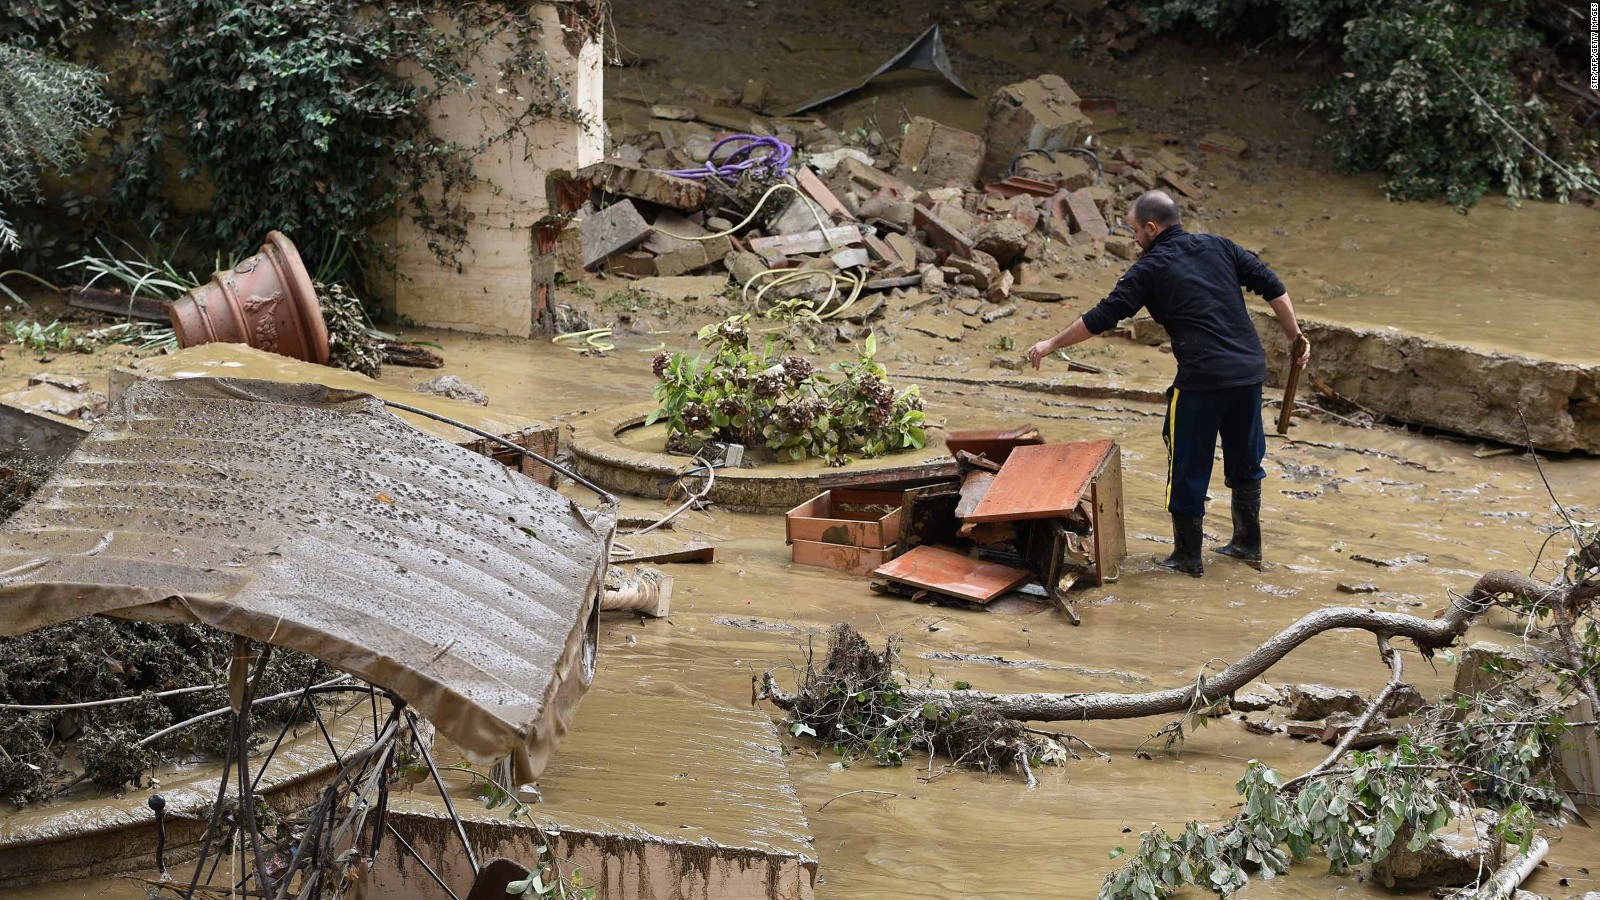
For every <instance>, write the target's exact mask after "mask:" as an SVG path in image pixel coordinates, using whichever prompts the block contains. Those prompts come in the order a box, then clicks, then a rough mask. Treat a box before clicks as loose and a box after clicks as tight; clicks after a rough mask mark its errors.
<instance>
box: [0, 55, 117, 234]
mask: <svg viewBox="0 0 1600 900" xmlns="http://www.w3.org/2000/svg"><path fill="white" fill-rule="evenodd" d="M103 80H104V76H102V75H101V74H100V73H99V72H96V71H94V70H93V69H89V68H85V67H83V66H75V65H72V64H71V63H66V62H62V61H60V60H57V59H52V58H51V57H49V56H45V55H43V54H41V53H38V52H36V51H34V50H31V49H27V48H24V47H19V46H12V45H10V44H6V43H0V252H5V251H8V250H16V249H19V248H20V247H21V242H20V240H19V239H18V237H17V233H16V231H15V229H13V228H12V227H11V223H10V221H9V219H8V218H7V213H6V206H7V205H9V204H10V203H12V202H15V201H18V200H22V199H26V198H29V197H32V196H33V195H34V193H35V192H36V191H37V190H38V186H39V182H38V178H39V171H40V169H44V168H50V169H66V168H69V167H70V166H72V165H74V164H76V163H77V162H78V161H79V160H81V159H82V158H83V144H82V139H83V136H84V134H85V133H87V132H88V131H89V130H91V129H93V128H95V127H96V126H99V125H103V124H105V122H106V120H107V119H108V118H109V117H110V114H111V108H110V106H109V105H108V104H107V103H106V99H105V97H104V95H103V94H102V92H101V82H102V81H103Z"/></svg>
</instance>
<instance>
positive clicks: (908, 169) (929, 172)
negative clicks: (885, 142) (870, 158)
mask: <svg viewBox="0 0 1600 900" xmlns="http://www.w3.org/2000/svg"><path fill="white" fill-rule="evenodd" d="M982 164H983V138H982V137H980V136H978V135H976V134H973V133H972V132H970V131H962V130H960V129H959V128H951V127H949V126H947V125H942V124H940V123H938V122H935V121H934V120H932V119H929V118H925V117H923V116H916V117H913V118H912V120H911V125H910V126H909V127H908V128H907V129H906V136H905V140H904V141H903V142H902V143H901V145H900V166H899V170H898V171H899V174H900V176H901V177H902V178H904V179H905V180H906V181H908V182H910V183H911V184H913V185H916V186H920V187H940V186H943V185H946V184H955V185H960V186H961V187H963V188H966V187H971V186H972V185H974V184H976V183H977V182H978V169H979V167H980V166H981V165H982Z"/></svg>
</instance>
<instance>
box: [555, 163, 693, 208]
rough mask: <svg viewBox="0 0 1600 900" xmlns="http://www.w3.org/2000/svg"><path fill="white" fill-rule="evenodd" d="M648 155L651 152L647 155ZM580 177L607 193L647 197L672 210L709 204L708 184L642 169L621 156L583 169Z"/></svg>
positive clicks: (645, 198) (652, 201) (638, 197)
mask: <svg viewBox="0 0 1600 900" xmlns="http://www.w3.org/2000/svg"><path fill="white" fill-rule="evenodd" d="M647 155H648V154H647ZM578 176H579V177H586V178H588V179H589V180H590V181H591V183H593V184H594V185H595V186H596V187H598V188H600V189H601V190H604V191H606V192H607V193H611V194H617V195H619V196H622V197H632V198H633V199H635V200H646V201H649V202H650V203H655V204H658V205H660V206H665V207H669V208H671V209H678V210H683V211H685V212H695V211H698V210H699V209H700V208H701V207H703V206H705V205H706V186H705V185H704V184H702V183H700V182H698V181H694V180H692V179H689V178H679V177H677V176H676V175H668V174H667V173H665V172H657V171H653V170H651V169H646V168H641V167H639V166H635V165H632V164H629V163H625V162H623V161H621V160H618V159H610V160H605V161H603V162H599V163H596V164H594V165H592V166H588V167H586V168H583V169H580V170H579V171H578Z"/></svg>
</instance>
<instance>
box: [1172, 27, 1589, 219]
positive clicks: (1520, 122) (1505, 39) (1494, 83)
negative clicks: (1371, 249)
mask: <svg viewBox="0 0 1600 900" xmlns="http://www.w3.org/2000/svg"><path fill="white" fill-rule="evenodd" d="M1143 8H1144V10H1145V13H1146V15H1147V18H1148V21H1149V22H1150V24H1151V27H1152V28H1154V29H1156V30H1163V29H1171V28H1176V27H1179V26H1187V25H1191V24H1192V25H1196V26H1199V27H1200V28H1202V29H1204V30H1207V31H1210V32H1212V33H1214V34H1217V35H1220V36H1226V35H1230V34H1235V33H1238V32H1240V31H1241V30H1242V29H1243V28H1244V27H1245V26H1246V23H1251V22H1254V23H1269V25H1268V27H1270V28H1273V29H1276V30H1279V31H1281V32H1282V33H1284V34H1286V35H1287V36H1288V37H1290V38H1293V39H1296V40H1301V41H1324V42H1328V43H1330V44H1335V45H1337V47H1338V49H1339V50H1340V51H1341V53H1342V56H1343V62H1344V66H1345V71H1344V72H1343V73H1341V74H1340V75H1339V76H1338V77H1337V78H1336V79H1335V80H1334V81H1333V83H1332V84H1329V85H1327V86H1325V87H1323V88H1321V89H1319V90H1317V91H1315V92H1314V93H1313V94H1312V95H1311V96H1310V97H1308V98H1307V103H1308V105H1309V106H1310V108H1311V109H1312V110H1314V111H1316V112H1318V113H1320V114H1321V115H1322V116H1323V117H1324V118H1325V119H1327V120H1328V122H1329V123H1331V124H1332V125H1333V131H1332V133H1331V134H1329V135H1328V136H1327V138H1326V139H1325V142H1324V143H1325V146H1326V147H1327V149H1329V150H1330V151H1331V152H1332V153H1333V156H1334V161H1335V162H1336V163H1337V164H1338V165H1339V166H1340V168H1342V169H1344V170H1346V171H1354V172H1360V171H1378V172H1381V173H1382V174H1383V176H1384V181H1383V191H1384V193H1385V195H1387V196H1388V197H1389V198H1390V199H1392V200H1423V199H1428V198H1432V197H1438V196H1443V197H1444V198H1445V199H1446V200H1448V201H1449V202H1451V203H1453V204H1455V205H1456V206H1457V207H1459V208H1463V209H1464V208H1466V207H1469V206H1471V205H1473V204H1474V203H1476V202H1477V201H1478V199H1479V198H1480V197H1481V196H1482V195H1483V194H1484V193H1485V192H1486V191H1488V190H1489V189H1491V188H1496V187H1497V188H1499V189H1501V190H1503V191H1504V192H1505V194H1506V196H1507V198H1509V200H1510V201H1511V202H1513V203H1515V202H1517V201H1519V200H1522V199H1523V198H1527V197H1541V196H1546V195H1553V196H1555V197H1557V198H1560V199H1563V200H1564V199H1566V197H1567V196H1568V194H1570V193H1571V192H1572V191H1574V190H1576V189H1578V188H1581V187H1588V188H1590V189H1591V190H1593V189H1596V187H1597V185H1600V179H1597V178H1596V177H1595V174H1594V172H1593V171H1592V170H1591V169H1590V168H1589V167H1588V166H1587V165H1586V163H1585V162H1584V156H1585V154H1592V153H1593V152H1594V149H1595V147H1594V144H1593V142H1592V141H1585V140H1581V139H1580V138H1579V136H1578V135H1576V133H1575V132H1576V129H1575V128H1574V126H1573V125H1572V124H1571V123H1567V122H1562V121H1558V120H1557V119H1556V118H1555V117H1553V116H1552V114H1551V109H1550V107H1549V106H1548V105H1547V104H1546V103H1545V102H1544V101H1543V100H1541V99H1540V98H1539V97H1538V96H1536V95H1535V94H1533V92H1532V91H1531V90H1529V89H1528V88H1527V87H1526V86H1525V85H1524V83H1523V80H1522V79H1521V77H1520V76H1519V72H1520V71H1521V70H1522V69H1523V68H1524V66H1525V61H1526V57H1527V56H1528V54H1530V53H1531V51H1533V50H1534V49H1536V48H1538V47H1539V45H1540V38H1539V35H1538V34H1537V33H1535V32H1534V31H1533V30H1532V29H1531V28H1530V27H1528V24H1527V19H1528V12H1529V7H1528V2H1527V0H1485V2H1477V3H1469V2H1464V0H1398V2H1379V0H1153V2H1147V3H1146V4H1145V5H1144V7H1143ZM1258 27H1259V26H1258Z"/></svg>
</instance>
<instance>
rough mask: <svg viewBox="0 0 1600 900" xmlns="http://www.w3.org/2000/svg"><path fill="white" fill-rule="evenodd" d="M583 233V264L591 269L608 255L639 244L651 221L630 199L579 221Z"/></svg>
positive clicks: (648, 230)
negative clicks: (645, 217)
mask: <svg viewBox="0 0 1600 900" xmlns="http://www.w3.org/2000/svg"><path fill="white" fill-rule="evenodd" d="M578 231H579V232H580V233H581V234H582V236H583V267H584V268H585V269H592V268H594V267H595V266H597V265H599V264H600V263H602V262H604V261H605V260H606V259H607V258H609V257H611V256H615V255H616V254H618V253H621V252H622V251H624V250H631V249H633V248H634V247H637V246H639V244H641V243H642V242H643V241H644V239H645V237H646V236H648V235H649V234H650V223H648V222H646V221H645V220H644V216H641V215H639V210H637V209H635V208H634V206H633V204H632V203H631V202H629V201H627V200H623V201H620V202H617V203H613V204H611V205H610V206H608V207H606V208H605V209H602V210H600V211H599V212H597V213H595V214H594V215H592V216H589V217H588V218H586V219H584V220H583V221H582V222H581V223H579V225H578Z"/></svg>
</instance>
